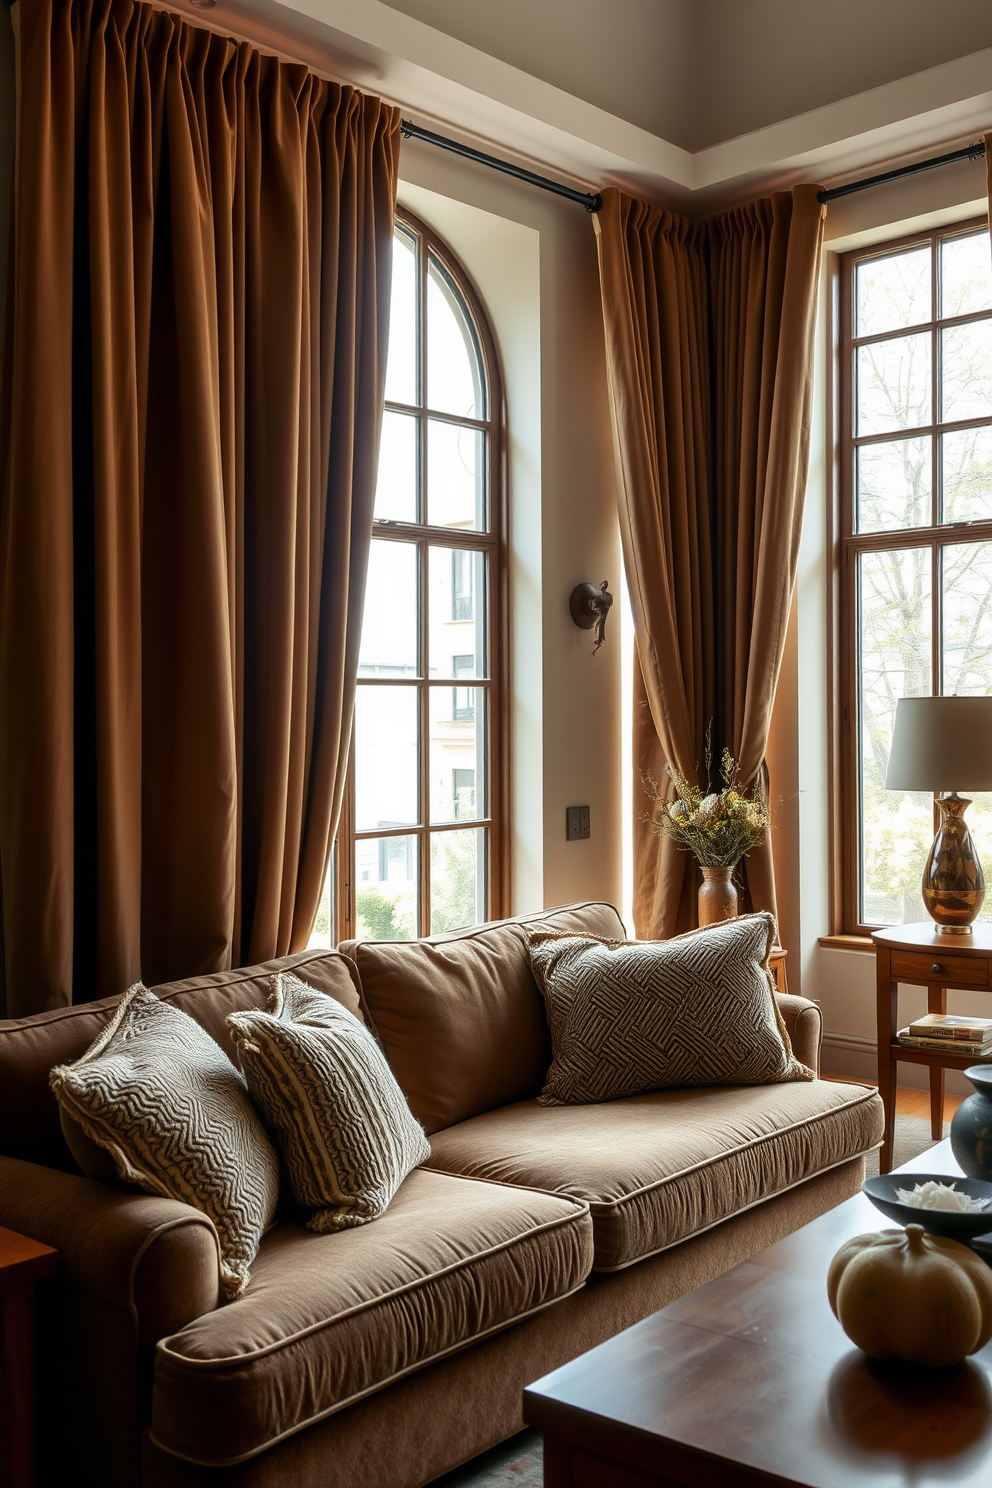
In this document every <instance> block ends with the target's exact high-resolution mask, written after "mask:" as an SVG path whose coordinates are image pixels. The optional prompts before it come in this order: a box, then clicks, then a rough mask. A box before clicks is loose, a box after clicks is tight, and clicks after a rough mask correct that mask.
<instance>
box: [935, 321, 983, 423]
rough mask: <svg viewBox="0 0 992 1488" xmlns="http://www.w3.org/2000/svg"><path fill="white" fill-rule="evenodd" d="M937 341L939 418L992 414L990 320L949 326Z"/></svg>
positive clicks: (949, 419)
mask: <svg viewBox="0 0 992 1488" xmlns="http://www.w3.org/2000/svg"><path fill="white" fill-rule="evenodd" d="M940 344H941V366H940V385H941V398H940V401H941V415H940V416H941V418H942V419H943V420H944V421H945V422H946V423H950V422H952V421H953V420H955V419H970V418H987V417H988V416H989V415H992V320H976V321H972V322H971V323H970V324H969V325H959V326H949V327H948V329H947V330H946V331H941V333H940Z"/></svg>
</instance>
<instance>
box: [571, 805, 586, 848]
mask: <svg viewBox="0 0 992 1488" xmlns="http://www.w3.org/2000/svg"><path fill="white" fill-rule="evenodd" d="M588 836H589V807H588V806H566V808H565V841H566V842H581V841H582V839H583V838H584V837H588Z"/></svg>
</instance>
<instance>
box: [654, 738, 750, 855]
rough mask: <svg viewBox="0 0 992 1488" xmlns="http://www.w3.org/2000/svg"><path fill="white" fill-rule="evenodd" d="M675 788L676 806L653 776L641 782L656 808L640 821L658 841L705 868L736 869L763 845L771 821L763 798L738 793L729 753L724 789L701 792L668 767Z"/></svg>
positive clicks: (724, 760)
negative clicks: (667, 842) (738, 864)
mask: <svg viewBox="0 0 992 1488" xmlns="http://www.w3.org/2000/svg"><path fill="white" fill-rule="evenodd" d="M712 727H713V725H712V724H710V727H709V728H708V729H707V730H706V754H705V760H706V778H707V780H709V779H710V778H711V768H712V763H713V745H712V737H711V734H712ZM666 770H667V772H668V774H669V776H670V777H671V780H672V784H673V785H674V786H675V800H674V801H666V800H664V799H663V797H662V794H661V792H660V791H659V789H658V783H657V781H655V780H654V779H653V778H652V777H651V775H649V774H645V775H643V776H642V777H641V780H642V783H643V785H644V789H645V791H646V793H647V794H648V795H649V796H650V797H651V799H652V800H653V801H654V802H655V808H654V810H653V811H645V812H644V813H643V814H642V816H641V820H642V821H646V822H649V823H650V824H651V826H652V827H653V828H654V830H655V831H656V832H657V833H658V836H659V837H667V838H668V840H669V842H673V843H674V844H675V846H676V847H678V848H681V849H682V850H683V852H691V853H692V855H693V857H694V858H695V859H696V861H697V862H698V863H699V865H700V867H702V868H733V867H734V865H735V864H736V863H738V862H739V861H740V859H741V858H743V857H744V856H745V855H746V854H747V853H749V852H750V851H751V849H752V848H753V847H757V846H758V844H759V843H761V842H763V841H764V838H765V833H766V832H767V830H768V827H769V825H770V821H771V818H770V816H769V811H768V803H767V801H765V800H763V799H762V797H761V796H759V795H756V794H754V793H751V792H747V791H742V790H740V789H739V787H738V776H737V764H736V762H735V760H734V757H733V755H732V754H731V753H730V750H729V749H724V751H723V754H722V756H721V759H720V779H721V781H722V782H723V789H722V790H719V791H710V790H701V789H700V787H699V786H698V785H693V784H692V783H691V782H690V781H688V780H686V779H685V777H684V776H683V775H680V774H679V772H678V771H677V770H675V769H673V768H672V766H671V765H667V766H666Z"/></svg>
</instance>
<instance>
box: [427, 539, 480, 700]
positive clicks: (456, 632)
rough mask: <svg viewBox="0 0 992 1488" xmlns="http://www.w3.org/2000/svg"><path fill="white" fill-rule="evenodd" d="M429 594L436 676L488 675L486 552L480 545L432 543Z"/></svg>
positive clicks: (432, 669)
mask: <svg viewBox="0 0 992 1488" xmlns="http://www.w3.org/2000/svg"><path fill="white" fill-rule="evenodd" d="M429 569H430V591H429V593H428V598H427V615H428V622H427V623H428V627H429V638H430V640H429V646H428V651H429V657H428V661H429V665H430V675H431V676H432V677H453V676H454V675H455V668H454V658H455V657H456V656H457V657H459V658H460V661H459V666H460V667H461V672H460V675H461V676H468V672H467V671H466V667H467V666H468V662H467V661H466V660H465V658H466V657H470V658H472V669H473V675H474V676H476V677H484V676H486V555H485V553H480V552H479V551H478V549H476V548H440V547H437V548H436V547H434V546H433V544H432V546H431V549H430V558H429Z"/></svg>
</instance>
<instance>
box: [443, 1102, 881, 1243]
mask: <svg viewBox="0 0 992 1488" xmlns="http://www.w3.org/2000/svg"><path fill="white" fill-rule="evenodd" d="M711 1088H713V1089H718V1088H721V1087H717V1086H713V1087H711ZM728 1088H729V1087H728ZM749 1088H752V1089H757V1088H759V1087H757V1086H753V1087H749ZM645 1093H650V1092H645ZM877 1094H878V1092H877V1091H875V1090H866V1091H865V1094H864V1095H861V1096H858V1098H857V1099H856V1100H849V1101H845V1102H844V1104H843V1105H841V1106H834V1107H832V1108H831V1110H829V1111H818V1112H817V1113H816V1115H815V1116H809V1117H807V1118H806V1119H805V1120H803V1121H793V1122H792V1123H791V1124H790V1125H789V1126H783V1127H778V1128H776V1130H775V1131H773V1132H766V1133H765V1134H764V1136H760V1137H753V1138H752V1139H751V1140H750V1141H749V1142H740V1143H738V1145H737V1146H736V1147H728V1148H727V1149H726V1150H725V1151H724V1152H718V1153H715V1154H714V1156H713V1157H707V1158H703V1159H701V1160H700V1161H699V1162H698V1163H693V1164H692V1165H691V1166H690V1167H687V1168H681V1169H680V1170H679V1171H678V1172H677V1173H668V1174H666V1175H665V1177H663V1178H656V1179H654V1180H653V1181H652V1182H651V1183H645V1184H643V1185H642V1187H640V1188H635V1189H631V1191H630V1193H628V1194H621V1195H620V1196H619V1197H618V1198H616V1199H610V1200H604V1199H581V1198H580V1197H579V1195H578V1194H570V1193H568V1192H567V1191H563V1190H561V1189H555V1188H539V1189H535V1188H534V1185H533V1184H523V1183H511V1182H510V1181H509V1180H508V1179H498V1178H486V1177H483V1176H481V1175H477V1174H475V1173H455V1172H453V1171H452V1170H451V1169H450V1168H442V1167H434V1166H432V1159H428V1161H427V1162H425V1163H424V1164H423V1166H424V1167H425V1168H427V1169H428V1170H429V1171H430V1172H432V1173H444V1174H446V1175H447V1176H448V1177H450V1178H468V1179H470V1180H471V1181H472V1182H473V1183H496V1184H498V1185H501V1186H502V1187H505V1188H526V1189H528V1190H530V1191H531V1192H536V1193H545V1194H551V1195H554V1196H555V1197H558V1198H567V1199H576V1200H578V1202H580V1203H583V1204H588V1206H589V1212H590V1214H592V1215H593V1216H594V1217H599V1216H601V1215H609V1214H616V1213H617V1212H618V1211H619V1210H621V1209H622V1208H623V1207H624V1205H625V1204H630V1203H632V1202H633V1200H634V1199H639V1198H640V1197H641V1195H642V1194H647V1193H651V1192H652V1191H653V1190H655V1189H659V1188H664V1187H665V1186H666V1185H667V1184H669V1183H675V1182H677V1181H678V1180H679V1179H680V1178H685V1177H687V1176H688V1175H689V1174H690V1173H698V1172H702V1171H703V1170H704V1169H705V1168H710V1167H713V1166H714V1165H715V1164H716V1163H719V1162H723V1161H724V1160H725V1159H726V1158H728V1157H733V1156H735V1155H736V1154H738V1153H740V1152H746V1151H748V1150H749V1149H750V1148H753V1147H760V1146H761V1145H762V1144H763V1143H765V1142H773V1141H774V1140H775V1139H776V1138H777V1137H779V1136H782V1135H784V1134H787V1133H789V1132H793V1131H797V1130H798V1129H800V1128H802V1127H805V1126H812V1124H813V1123H814V1122H816V1121H826V1120H828V1119H829V1118H830V1117H832V1116H836V1115H837V1113H838V1112H840V1111H848V1110H851V1109H853V1108H855V1107H857V1106H860V1105H864V1104H866V1103H867V1102H868V1101H870V1100H871V1099H872V1097H873V1096H875V1095H877ZM622 1098H623V1099H635V1098H636V1097H622ZM603 1104H604V1105H605V1104H608V1102H603ZM558 1109H563V1108H561V1107H559V1108H558ZM483 1114H484V1115H488V1114H489V1113H488V1112H484V1113H483ZM475 1119H476V1118H475V1117H469V1120H470V1121H471V1120H475ZM462 1124H463V1123H461V1122H458V1123H456V1125H462ZM447 1130H448V1131H453V1130H454V1127H448V1128H447ZM435 1135H440V1134H439V1133H436V1134H435ZM880 1146H881V1142H873V1143H872V1145H871V1146H870V1147H866V1148H865V1149H864V1151H865V1152H873V1151H874V1150H875V1148H876V1147H880ZM862 1155H863V1154H862V1153H860V1152H854V1153H852V1154H851V1158H854V1157H861V1156H862ZM848 1161H850V1158H841V1159H840V1162H848ZM833 1166H837V1164H834V1165H833ZM829 1171H830V1169H829V1168H818V1169H817V1172H824V1173H826V1172H829ZM808 1176H809V1177H811V1178H815V1177H816V1174H815V1173H810V1174H809V1175H808ZM796 1181H797V1182H799V1183H805V1181H806V1179H805V1178H799V1179H797V1180H796ZM790 1186H791V1185H790ZM777 1191H780V1192H782V1193H785V1192H786V1190H785V1189H782V1190H777ZM766 1197H771V1195H766ZM759 1202H760V1201H759ZM720 1222H721V1221H720V1220H717V1221H716V1223H717V1224H719V1223H720ZM693 1233H694V1234H695V1233H701V1232H697V1231H694V1232H693ZM675 1243H676V1244H677V1243H678V1242H677V1241H676V1242H675ZM662 1249H667V1247H665V1246H663V1247H662ZM652 1254H654V1252H652Z"/></svg>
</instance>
